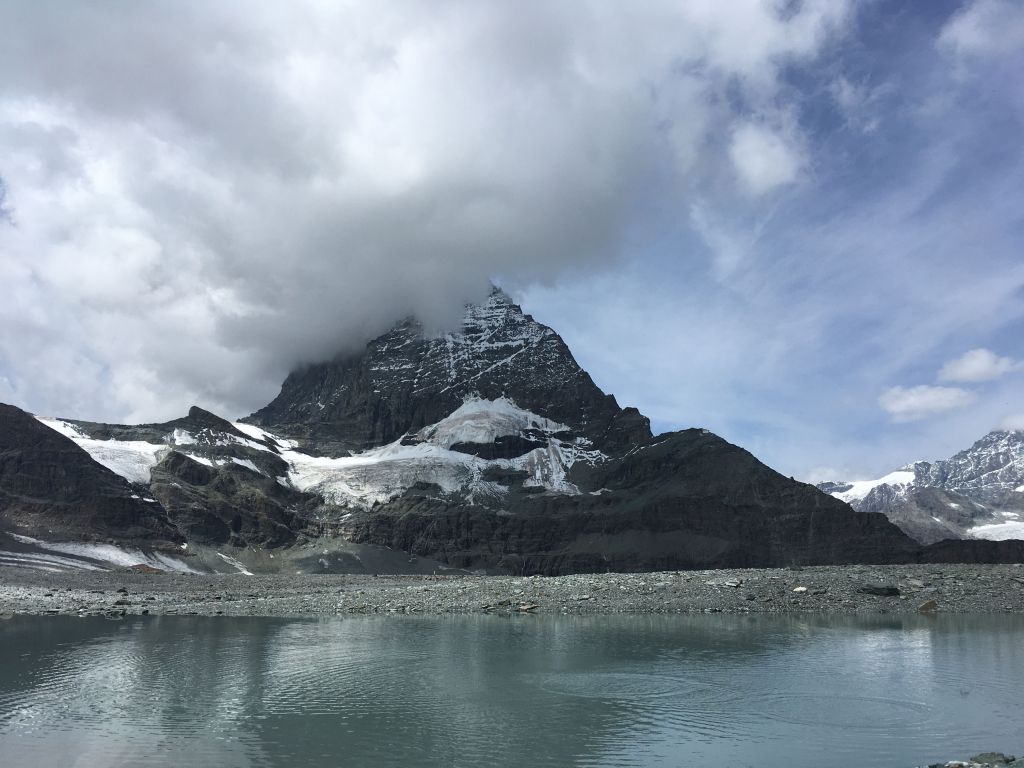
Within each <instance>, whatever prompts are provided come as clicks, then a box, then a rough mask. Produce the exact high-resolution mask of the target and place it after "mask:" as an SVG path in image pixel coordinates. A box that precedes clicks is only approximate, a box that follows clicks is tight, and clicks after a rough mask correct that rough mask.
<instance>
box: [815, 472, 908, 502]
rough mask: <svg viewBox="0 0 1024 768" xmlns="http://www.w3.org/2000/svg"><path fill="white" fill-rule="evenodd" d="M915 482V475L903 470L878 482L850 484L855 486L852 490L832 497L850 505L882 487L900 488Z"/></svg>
mask: <svg viewBox="0 0 1024 768" xmlns="http://www.w3.org/2000/svg"><path fill="white" fill-rule="evenodd" d="M913 482H914V473H913V472H910V471H907V470H903V469H901V470H898V471H896V472H890V473H889V474H888V475H886V476H885V477H880V478H878V479H877V480H856V481H854V482H852V483H850V485H852V486H853V487H852V488H850V490H848V491H843V492H842V493H833V494H832V495H833V496H835V497H836V498H837V499H839V500H841V501H845V502H846V503H847V504H849V503H850V502H851V501H860V500H861V499H863V498H864V497H865V496H867V495H868V494H869V493H871V491H873V490H874V489H875V488H877V487H879V486H880V485H890V486H893V487H899V486H906V485H911V484H913Z"/></svg>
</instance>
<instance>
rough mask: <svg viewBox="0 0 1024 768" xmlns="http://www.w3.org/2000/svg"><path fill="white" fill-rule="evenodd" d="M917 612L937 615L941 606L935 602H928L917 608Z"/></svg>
mask: <svg viewBox="0 0 1024 768" xmlns="http://www.w3.org/2000/svg"><path fill="white" fill-rule="evenodd" d="M917 610H919V611H920V612H921V613H935V611H937V610H939V604H938V603H937V602H935V601H934V600H928V601H926V602H923V603H921V604H920V605H919V606H917Z"/></svg>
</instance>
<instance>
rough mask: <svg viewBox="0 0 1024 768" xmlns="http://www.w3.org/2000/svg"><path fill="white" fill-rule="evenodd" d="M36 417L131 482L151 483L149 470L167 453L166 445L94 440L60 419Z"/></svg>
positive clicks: (134, 441) (98, 461)
mask: <svg viewBox="0 0 1024 768" xmlns="http://www.w3.org/2000/svg"><path fill="white" fill-rule="evenodd" d="M36 418H38V419H39V421H40V422H42V423H43V424H45V425H46V426H48V427H49V428H50V429H53V430H55V431H57V432H60V433H61V434H62V435H64V436H65V437H70V438H71V439H72V440H74V441H75V443H77V444H78V446H79V447H81V448H83V449H84V450H85V451H86V453H88V454H89V455H90V456H91V457H92V458H93V461H95V462H96V463H98V464H102V465H103V466H104V467H106V468H107V469H109V470H110V471H111V472H114V473H115V474H118V475H120V476H121V477H123V478H124V479H125V480H128V481H129V482H131V483H142V484H148V483H149V474H150V471H151V470H152V469H153V467H155V466H156V465H157V463H159V461H160V459H161V458H162V456H163V454H164V452H166V451H167V446H165V445H155V444H153V443H147V442H144V441H142V440H93V439H92V438H90V437H86V436H85V435H83V434H82V433H81V431H80V430H79V429H78V428H77V427H75V426H74V425H72V424H68V423H67V422H64V421H61V420H60V419H47V418H39V417H36Z"/></svg>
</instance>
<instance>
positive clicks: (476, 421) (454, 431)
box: [417, 397, 568, 448]
mask: <svg viewBox="0 0 1024 768" xmlns="http://www.w3.org/2000/svg"><path fill="white" fill-rule="evenodd" d="M528 429H535V430H541V431H544V432H548V433H552V434H553V433H555V432H562V431H565V430H567V429H568V427H567V426H565V425H564V424H559V423H558V422H555V421H551V420H550V419H546V418H544V417H543V416H538V415H537V414H535V413H531V412H530V411H526V410H523V409H522V408H520V407H519V406H517V405H516V404H515V403H514V402H512V401H511V400H509V399H507V398H504V397H502V398H498V399H497V400H483V399H479V398H469V399H467V400H466V401H465V402H464V403H463V404H462V405H461V406H459V407H458V408H456V409H455V411H453V412H452V413H451V414H450V415H449V416H447V417H445V418H444V419H442V420H441V421H439V422H438V423H437V424H433V425H431V426H429V427H424V428H423V429H422V430H420V431H419V433H418V434H417V437H420V438H422V439H424V440H426V441H428V442H430V443H433V444H434V445H439V446H441V447H442V448H451V447H452V446H453V445H455V444H456V443H493V442H494V441H495V439H497V438H499V437H507V436H509V435H518V434H519V433H521V432H523V431H524V430H528Z"/></svg>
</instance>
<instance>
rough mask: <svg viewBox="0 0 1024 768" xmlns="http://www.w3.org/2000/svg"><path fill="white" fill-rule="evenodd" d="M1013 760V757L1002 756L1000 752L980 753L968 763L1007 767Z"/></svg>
mask: <svg viewBox="0 0 1024 768" xmlns="http://www.w3.org/2000/svg"><path fill="white" fill-rule="evenodd" d="M1015 760H1016V758H1015V757H1014V756H1013V755H1004V754H1003V753H1002V752H982V753H981V754H980V755H975V756H974V757H972V758H971V760H970V762H972V763H981V764H982V765H985V764H988V765H1009V764H1010V763H1013V762H1014V761H1015Z"/></svg>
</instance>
